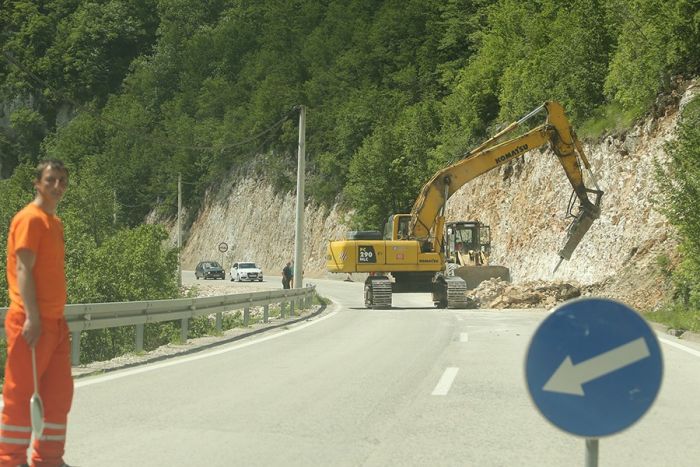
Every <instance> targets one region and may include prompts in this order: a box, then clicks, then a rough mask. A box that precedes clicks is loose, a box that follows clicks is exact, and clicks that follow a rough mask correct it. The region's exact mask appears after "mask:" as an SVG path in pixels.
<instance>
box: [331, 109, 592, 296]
mask: <svg viewBox="0 0 700 467" xmlns="http://www.w3.org/2000/svg"><path fill="white" fill-rule="evenodd" d="M540 112H546V114H547V118H546V121H545V123H543V124H541V125H539V126H536V127H535V128H532V129H531V130H529V131H525V132H524V133H522V134H521V135H519V136H514V137H511V138H510V139H507V138H506V137H507V136H511V135H513V134H515V132H516V131H517V129H518V128H522V127H523V125H524V124H525V122H527V121H528V120H530V119H532V118H533V117H534V116H535V115H538V114H539V113H540ZM546 144H549V146H550V148H551V149H552V151H553V152H554V154H555V155H556V157H557V159H558V160H559V162H560V163H561V165H562V167H563V168H564V172H565V174H566V177H567V179H568V180H569V182H570V183H571V186H572V187H573V192H574V195H575V197H574V196H572V202H571V203H570V205H569V209H568V214H569V215H570V216H571V217H572V218H573V221H572V223H571V225H570V226H569V229H568V231H567V239H566V242H565V244H564V246H563V248H562V249H561V250H560V251H559V257H560V261H559V264H561V261H563V260H569V259H570V258H571V255H572V253H573V251H574V249H575V248H576V246H577V245H578V244H579V243H580V242H581V240H582V238H583V236H584V235H585V233H586V232H587V231H588V229H589V228H590V227H591V225H592V224H593V221H594V220H596V219H598V218H599V217H600V202H601V198H602V196H603V191H601V190H600V188H599V187H598V184H597V181H596V178H595V176H594V175H593V173H592V171H591V166H590V163H589V162H588V159H587V158H586V155H585V153H584V152H583V148H582V145H581V143H580V141H579V140H578V138H577V137H576V133H575V132H574V130H573V128H572V127H571V125H570V123H569V121H568V119H567V118H566V115H565V113H564V109H563V108H562V106H561V105H560V104H558V103H557V102H545V103H544V104H542V105H541V106H539V107H538V108H537V109H535V110H533V111H532V112H530V113H529V114H527V115H526V116H524V117H523V118H521V119H520V120H518V121H516V122H513V123H511V124H510V125H508V126H507V127H506V128H505V129H503V130H502V131H500V132H498V133H497V134H496V135H494V136H493V137H491V138H489V139H488V140H487V141H485V142H484V143H482V144H481V145H479V146H478V147H476V148H474V149H473V150H471V151H470V152H469V153H467V154H466V155H465V156H464V157H463V158H462V159H460V160H459V161H458V162H456V163H454V164H452V165H450V166H448V167H446V168H444V169H442V170H440V171H439V172H438V173H436V174H435V175H434V176H433V177H432V178H431V179H430V181H428V183H426V184H425V185H424V186H423V188H422V189H421V192H420V194H419V196H418V198H417V199H416V201H415V203H414V204H413V208H412V209H411V212H410V213H407V214H395V215H393V216H391V217H390V218H389V221H388V222H387V224H386V226H385V233H384V235H382V234H381V233H380V232H379V231H354V232H349V233H348V235H347V238H345V239H344V240H337V241H331V242H330V243H329V245H328V251H327V256H326V267H327V269H328V270H329V271H331V272H341V273H354V272H364V273H369V275H368V277H367V280H366V281H365V286H364V302H365V306H366V307H368V308H390V307H391V304H392V294H394V293H409V292H430V293H432V298H433V302H434V303H435V305H437V306H438V307H440V308H467V307H468V299H467V297H466V291H467V287H468V286H469V287H472V286H473V284H477V283H478V282H480V281H481V280H483V279H484V278H485V277H487V276H490V277H493V276H498V277H504V278H505V277H507V274H508V270H507V269H506V268H501V269H500V270H499V269H497V268H498V267H496V269H491V270H487V269H484V267H486V259H487V255H488V248H490V243H489V242H487V241H485V240H486V239H488V238H489V235H488V226H484V225H483V224H481V223H478V222H464V221H462V222H449V223H447V224H446V222H445V215H444V213H445V204H446V202H447V200H448V199H449V198H450V196H452V195H453V194H454V193H455V192H456V191H457V190H458V189H459V188H461V187H462V186H463V185H464V184H466V183H468V182H469V181H471V180H473V179H474V178H476V177H479V176H481V175H483V174H485V173H486V172H488V171H490V170H492V169H495V168H496V167H499V166H501V165H503V164H506V163H508V162H509V161H511V160H513V159H515V158H518V157H522V156H523V155H525V154H526V153H528V152H529V151H532V150H533V149H537V148H540V147H542V146H544V145H546ZM583 168H585V169H586V170H587V172H588V173H589V178H590V180H591V181H592V182H593V184H594V185H595V188H594V189H592V188H588V187H586V185H585V184H584V177H583ZM589 195H592V197H594V199H593V201H591V199H590V198H589ZM575 200H578V210H577V212H575V213H574V203H575ZM558 266H559V265H557V267H558ZM492 268H493V267H492ZM555 269H556V268H555Z"/></svg>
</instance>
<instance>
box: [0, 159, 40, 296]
mask: <svg viewBox="0 0 700 467" xmlns="http://www.w3.org/2000/svg"><path fill="white" fill-rule="evenodd" d="M33 179H34V171H33V169H32V167H31V166H30V165H28V164H23V165H20V166H18V167H17V169H15V172H14V174H13V175H12V177H10V178H9V179H6V180H0V199H2V203H0V251H2V252H6V251H7V234H8V231H9V228H10V222H11V221H12V218H13V217H14V215H15V214H17V212H18V211H19V210H20V209H22V208H23V207H24V206H25V205H26V204H27V203H29V202H30V201H31V200H32V199H33V194H32V193H33V191H32V180H33ZM6 268H7V262H6V261H5V256H4V255H3V257H2V260H1V261H0V306H9V304H10V299H9V296H8V294H7V269H6Z"/></svg>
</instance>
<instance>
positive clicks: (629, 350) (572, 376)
mask: <svg viewBox="0 0 700 467" xmlns="http://www.w3.org/2000/svg"><path fill="white" fill-rule="evenodd" d="M648 356H649V347H647V343H646V341H645V340H644V338H643V337H640V338H639V339H635V340H633V341H632V342H629V343H627V344H624V345H621V346H620V347H617V348H614V349H612V350H609V351H607V352H605V353H602V354H600V355H598V356H596V357H593V358H589V359H588V360H586V361H584V362H581V363H579V364H577V365H574V364H572V363H571V357H570V356H567V357H566V358H565V359H564V361H563V362H561V365H559V368H557V371H555V372H554V374H553V375H552V376H551V377H550V378H549V381H547V384H545V385H544V386H543V387H542V390H544V391H551V392H561V393H564V394H572V395H575V396H585V394H584V393H583V384H585V383H587V382H589V381H593V380H594V379H597V378H600V377H601V376H605V375H607V374H608V373H612V372H613V371H617V370H619V369H621V368H624V367H626V366H627V365H631V364H633V363H635V362H638V361H639V360H643V359H645V358H647V357H648Z"/></svg>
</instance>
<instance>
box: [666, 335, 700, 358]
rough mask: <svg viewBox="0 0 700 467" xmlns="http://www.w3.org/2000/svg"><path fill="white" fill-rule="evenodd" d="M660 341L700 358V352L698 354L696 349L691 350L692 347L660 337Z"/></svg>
mask: <svg viewBox="0 0 700 467" xmlns="http://www.w3.org/2000/svg"><path fill="white" fill-rule="evenodd" d="M659 340H660V341H661V342H663V343H664V344H666V345H670V346H671V347H675V348H677V349H681V350H682V351H684V352H688V353H689V354H690V355H694V356H696V357H700V352H698V351H697V350H695V349H691V348H690V347H686V346H685V345H682V344H679V343H678V342H675V341H672V340H668V339H664V338H663V337H659Z"/></svg>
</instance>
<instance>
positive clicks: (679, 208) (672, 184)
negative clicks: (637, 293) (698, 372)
mask: <svg viewBox="0 0 700 467" xmlns="http://www.w3.org/2000/svg"><path fill="white" fill-rule="evenodd" d="M666 152H667V154H668V155H669V162H668V164H667V165H665V166H662V167H659V171H658V180H659V184H660V187H661V192H662V201H663V203H662V206H663V208H664V213H665V214H666V216H667V217H668V219H669V221H670V222H671V223H672V224H673V225H674V226H675V227H676V228H677V229H678V232H679V233H680V235H681V253H682V261H681V263H680V265H679V267H678V268H677V269H676V271H675V272H674V275H673V278H674V281H675V284H676V295H677V298H678V299H679V301H680V303H681V304H682V305H684V306H685V307H688V308H690V309H692V310H693V311H695V312H700V206H699V205H698V204H699V202H700V98H697V97H696V98H695V99H693V100H692V101H691V102H690V103H688V105H687V106H686V107H685V109H684V111H683V114H682V118H681V120H680V123H679V125H678V138H677V139H676V140H674V141H673V142H671V143H669V144H668V145H667V148H666Z"/></svg>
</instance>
